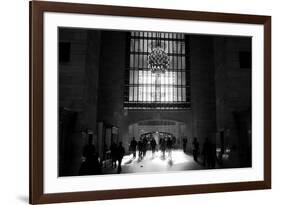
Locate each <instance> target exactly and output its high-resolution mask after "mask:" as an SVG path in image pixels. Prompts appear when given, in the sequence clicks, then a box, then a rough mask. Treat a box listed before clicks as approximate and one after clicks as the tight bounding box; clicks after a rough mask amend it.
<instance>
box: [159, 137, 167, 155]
mask: <svg viewBox="0 0 281 205" xmlns="http://www.w3.org/2000/svg"><path fill="white" fill-rule="evenodd" d="M159 144H160V149H161V152H162V157H163V159H165V151H166V141H165V139H164V138H160V143H159Z"/></svg>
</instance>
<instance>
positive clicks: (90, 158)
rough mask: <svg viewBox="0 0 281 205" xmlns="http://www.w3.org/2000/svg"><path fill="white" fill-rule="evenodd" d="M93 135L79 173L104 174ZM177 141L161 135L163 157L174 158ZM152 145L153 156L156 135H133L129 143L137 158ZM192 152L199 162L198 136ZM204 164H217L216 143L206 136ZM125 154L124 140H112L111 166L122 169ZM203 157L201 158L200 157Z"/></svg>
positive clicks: (184, 142) (203, 151)
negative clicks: (116, 141) (137, 137)
mask: <svg viewBox="0 0 281 205" xmlns="http://www.w3.org/2000/svg"><path fill="white" fill-rule="evenodd" d="M92 140H93V135H92V134H89V139H88V144H87V145H85V146H84V148H83V153H82V155H83V157H84V160H83V162H82V164H81V167H80V169H79V175H96V174H102V163H101V160H100V158H99V154H98V152H97V150H96V147H95V146H94V145H93V143H92ZM175 142H176V138H175V137H160V139H159V149H160V151H161V153H162V155H161V156H162V159H165V157H166V153H168V157H169V158H170V159H171V158H172V149H173V146H174V144H175ZM149 145H150V148H151V151H152V157H154V155H155V151H156V147H157V143H156V140H155V139H154V137H150V138H147V137H145V136H141V137H140V140H139V141H136V139H135V138H134V137H133V139H132V140H131V142H130V145H129V151H131V152H132V154H133V158H136V155H137V151H138V158H139V160H141V159H143V157H145V155H146V152H147V149H148V146H149ZM186 146H187V139H186V138H184V139H183V151H184V152H187V150H186ZM192 154H193V159H194V161H196V162H198V158H199V156H200V145H199V142H198V140H197V138H193V141H192ZM201 154H202V164H203V166H204V167H206V168H215V166H216V161H217V157H216V145H215V144H214V143H212V142H211V141H210V140H209V139H208V138H205V141H204V143H203V148H202V152H201ZM124 155H125V148H124V147H123V145H122V142H119V144H118V145H117V144H116V143H115V142H112V143H111V145H110V158H111V167H112V168H113V169H115V168H117V173H121V171H122V160H123V157H124ZM200 159H201V158H200Z"/></svg>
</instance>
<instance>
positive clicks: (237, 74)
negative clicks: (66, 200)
mask: <svg viewBox="0 0 281 205" xmlns="http://www.w3.org/2000/svg"><path fill="white" fill-rule="evenodd" d="M58 61H59V62H58V99H59V100H58V101H59V102H58V112H59V114H58V118H59V119H58V123H59V125H58V128H59V129H58V132H59V133H58V136H59V137H58V138H59V139H58V154H59V156H58V160H59V162H58V168H59V170H58V171H59V174H58V175H59V176H60V177H63V176H80V175H104V174H134V173H161V172H178V171H181V172H186V171H189V170H206V169H227V168H249V167H251V166H252V135H251V130H252V128H251V125H252V120H251V116H252V115H251V113H252V100H251V99H252V91H251V87H252V86H251V85H252V80H251V79H252V76H251V74H252V39H251V37H250V36H249V37H247V36H227V35H207V34H204V35H203V34H202V35H200V34H192V33H178V32H159V31H127V30H126V31H125V30H99V29H85V28H83V29H81V28H67V27H60V28H58Z"/></svg>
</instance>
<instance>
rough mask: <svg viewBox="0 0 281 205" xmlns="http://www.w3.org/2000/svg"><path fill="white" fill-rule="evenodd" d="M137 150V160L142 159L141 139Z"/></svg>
mask: <svg viewBox="0 0 281 205" xmlns="http://www.w3.org/2000/svg"><path fill="white" fill-rule="evenodd" d="M138 150H139V159H142V157H143V148H142V140H141V139H140V140H139V141H138Z"/></svg>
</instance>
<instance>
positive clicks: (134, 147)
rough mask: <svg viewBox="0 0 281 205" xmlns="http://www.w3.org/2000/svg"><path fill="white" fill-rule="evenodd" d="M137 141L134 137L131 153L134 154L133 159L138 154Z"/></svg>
mask: <svg viewBox="0 0 281 205" xmlns="http://www.w3.org/2000/svg"><path fill="white" fill-rule="evenodd" d="M137 144H138V143H137V141H136V140H135V138H134V137H133V139H132V141H131V143H130V151H131V152H132V153H133V157H134V158H136V152H137Z"/></svg>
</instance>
